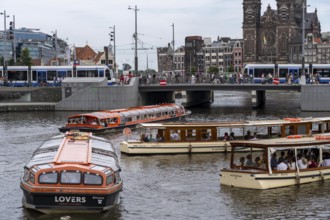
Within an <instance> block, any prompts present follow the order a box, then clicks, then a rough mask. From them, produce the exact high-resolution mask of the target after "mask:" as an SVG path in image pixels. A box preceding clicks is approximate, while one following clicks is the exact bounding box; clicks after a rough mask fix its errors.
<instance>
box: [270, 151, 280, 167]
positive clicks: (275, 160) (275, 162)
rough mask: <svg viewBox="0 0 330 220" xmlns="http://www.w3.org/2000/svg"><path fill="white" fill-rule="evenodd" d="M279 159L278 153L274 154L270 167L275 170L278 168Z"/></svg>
mask: <svg viewBox="0 0 330 220" xmlns="http://www.w3.org/2000/svg"><path fill="white" fill-rule="evenodd" d="M277 164H278V163H277V158H276V153H273V155H272V159H271V160H270V166H271V168H272V170H273V169H275V168H276V167H277Z"/></svg>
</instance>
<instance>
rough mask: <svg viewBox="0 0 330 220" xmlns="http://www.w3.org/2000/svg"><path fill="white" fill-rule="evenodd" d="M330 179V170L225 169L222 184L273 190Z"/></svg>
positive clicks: (221, 179)
mask: <svg viewBox="0 0 330 220" xmlns="http://www.w3.org/2000/svg"><path fill="white" fill-rule="evenodd" d="M327 179H330V168H328V169H321V170H320V169H315V170H314V169H313V170H306V171H301V172H299V174H298V173H296V172H283V173H282V172H275V173H273V174H269V173H265V172H264V173H257V172H251V170H249V172H244V171H238V170H230V169H229V170H227V169H223V170H221V171H220V184H222V185H227V186H231V187H239V188H248V189H272V188H279V187H285V186H293V185H300V184H305V183H312V182H318V181H324V180H327Z"/></svg>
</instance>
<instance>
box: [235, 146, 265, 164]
mask: <svg viewBox="0 0 330 220" xmlns="http://www.w3.org/2000/svg"><path fill="white" fill-rule="evenodd" d="M235 150H236V151H243V152H238V153H235V154H234V158H233V166H234V167H235V168H239V169H246V168H249V169H250V168H251V167H255V168H259V169H267V164H268V158H267V157H266V152H265V151H263V150H260V151H259V150H258V151H256V152H252V153H251V152H249V150H250V148H243V147H239V148H235Z"/></svg>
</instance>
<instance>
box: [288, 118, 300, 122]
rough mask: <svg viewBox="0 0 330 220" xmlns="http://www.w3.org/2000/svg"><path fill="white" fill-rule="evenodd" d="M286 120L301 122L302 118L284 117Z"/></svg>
mask: <svg viewBox="0 0 330 220" xmlns="http://www.w3.org/2000/svg"><path fill="white" fill-rule="evenodd" d="M284 120H285V121H289V122H301V118H284Z"/></svg>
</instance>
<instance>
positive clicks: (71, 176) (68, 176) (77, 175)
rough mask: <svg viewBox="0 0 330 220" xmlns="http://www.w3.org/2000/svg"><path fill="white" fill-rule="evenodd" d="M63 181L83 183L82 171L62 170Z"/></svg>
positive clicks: (63, 182) (65, 182) (66, 182)
mask: <svg viewBox="0 0 330 220" xmlns="http://www.w3.org/2000/svg"><path fill="white" fill-rule="evenodd" d="M61 183H62V184H80V183H81V172H80V171H67V172H66V171H64V172H61Z"/></svg>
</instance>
